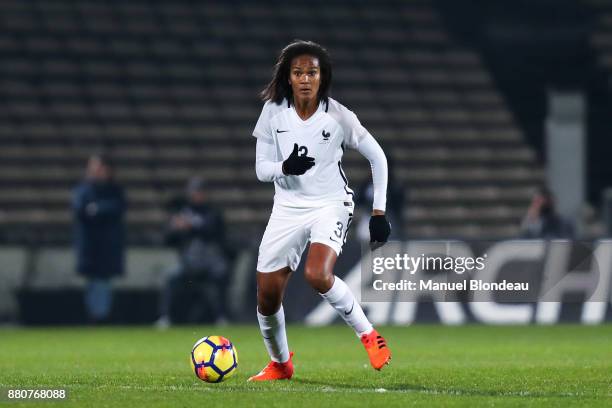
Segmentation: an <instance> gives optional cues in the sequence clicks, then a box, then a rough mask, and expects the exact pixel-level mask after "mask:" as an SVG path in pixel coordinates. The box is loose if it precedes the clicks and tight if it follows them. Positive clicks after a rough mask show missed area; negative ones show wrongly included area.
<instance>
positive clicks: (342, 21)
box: [0, 0, 542, 244]
mask: <svg viewBox="0 0 612 408" xmlns="http://www.w3.org/2000/svg"><path fill="white" fill-rule="evenodd" d="M315 3H316V4H317V5H320V7H314V6H313V5H311V4H309V5H304V6H302V7H296V6H295V5H291V6H288V5H286V4H284V3H283V2H276V1H264V2H257V4H255V3H252V2H248V1H229V2H223V3H219V2H206V1H204V2H192V1H172V2H170V1H168V2H149V1H133V2H123V1H119V0H110V1H105V2H96V1H78V2H75V1H69V0H57V1H53V2H48V1H44V0H32V1H28V2H24V1H21V0H5V1H2V2H1V3H0V27H1V28H2V29H1V30H0V53H1V54H2V56H3V58H2V59H1V60H0V78H1V82H2V83H1V85H0V101H1V102H0V103H1V104H2V109H1V110H0V143H1V148H0V231H1V232H0V235H1V236H0V239H1V240H2V241H3V242H5V243H46V244H67V243H69V242H70V239H71V214H70V210H69V200H70V189H71V187H72V186H74V185H75V183H76V182H77V181H78V180H79V178H80V177H81V176H82V169H83V167H84V163H85V159H86V157H87V156H88V155H89V154H90V153H91V152H92V151H95V150H105V151H107V152H109V153H110V156H111V157H113V158H114V159H115V160H116V161H117V168H118V169H119V171H118V174H117V178H118V179H119V181H120V182H121V183H122V184H123V185H124V186H125V187H126V191H127V194H128V200H129V212H128V225H129V231H130V242H131V243H132V244H151V243H155V242H159V238H160V231H161V230H162V226H163V223H164V221H165V215H164V203H165V202H166V200H168V199H169V198H170V197H171V196H173V195H175V194H177V193H180V192H182V189H183V186H184V183H185V181H186V180H187V179H188V178H189V177H190V176H192V175H194V174H199V175H201V176H203V177H205V178H206V179H207V180H208V181H209V182H210V186H211V194H210V198H211V200H212V201H213V202H214V203H215V204H216V205H218V206H221V207H222V208H224V211H225V216H226V219H227V221H228V223H229V226H230V233H232V232H233V233H234V234H239V235H241V236H249V233H253V232H258V231H260V230H261V228H262V227H263V225H264V223H265V221H266V220H267V216H268V212H269V208H270V206H271V201H272V195H273V193H272V186H271V185H268V184H263V183H259V182H257V180H256V178H255V172H254V168H253V167H254V165H253V163H254V158H253V156H254V141H253V139H252V138H251V137H250V134H251V131H252V128H253V126H254V123H255V121H256V119H257V117H258V114H259V110H260V107H261V102H260V101H258V100H257V93H258V91H259V90H260V89H261V88H262V87H263V85H264V84H265V83H266V82H267V81H268V80H269V77H270V73H271V68H272V65H273V63H274V61H275V58H276V56H277V53H278V51H279V49H280V48H281V47H282V46H284V45H285V44H287V43H288V42H289V41H291V40H292V39H294V38H303V39H312V40H314V41H317V42H320V43H322V44H324V45H325V46H326V47H327V48H328V49H329V50H330V51H331V53H332V56H333V59H334V63H335V79H334V81H335V82H334V96H336V97H338V99H339V100H340V101H342V102H343V103H345V104H347V106H348V107H349V108H350V109H352V110H354V111H355V112H357V114H358V116H359V118H360V119H361V121H362V122H363V123H364V125H365V126H366V127H368V128H369V129H370V130H371V132H372V133H373V134H374V135H375V136H376V137H377V138H378V140H379V141H380V142H381V144H382V145H383V147H384V148H385V150H386V152H387V154H388V155H390V156H391V157H392V158H393V159H394V160H393V161H394V163H395V166H396V168H395V169H394V170H395V173H396V178H397V180H398V182H401V183H402V185H403V186H404V187H405V188H406V189H407V191H408V200H407V202H406V206H405V209H404V213H403V216H404V219H403V221H404V228H405V229H406V231H407V233H408V235H409V236H412V237H466V238H476V237H477V238H484V237H487V238H494V237H495V238H503V237H512V236H515V235H516V234H517V232H518V225H519V219H520V217H521V216H522V214H523V212H524V210H525V208H526V205H527V202H528V198H529V194H530V191H531V188H532V187H534V186H535V185H537V184H538V183H539V182H541V180H542V169H541V167H540V166H539V165H538V163H537V161H536V158H535V154H534V151H533V150H532V148H530V147H529V146H528V145H527V143H525V141H524V140H523V136H522V134H521V131H520V130H519V128H518V127H517V125H516V123H515V120H514V118H513V116H512V114H511V112H510V110H509V109H508V108H507V106H506V104H505V102H504V99H503V97H502V95H501V94H500V92H498V90H497V89H496V86H495V84H494V83H493V81H492V80H491V77H490V75H489V73H488V72H487V70H486V68H485V67H484V65H483V63H482V62H481V59H480V57H479V55H478V54H477V53H476V52H475V51H474V50H472V49H469V48H466V46H464V45H460V44H456V43H455V42H453V40H452V39H451V38H450V37H449V35H448V34H447V32H446V30H445V28H444V24H443V23H442V21H441V19H440V17H439V16H438V14H437V13H436V11H435V10H434V7H433V6H432V4H431V2H429V1H422V0H419V1H411V2H403V1H391V0H385V1H380V2H377V3H376V8H371V7H370V4H369V3H366V2H355V3H354V4H353V5H352V6H351V7H350V8H347V7H345V5H344V3H343V2H341V1H339V0H331V1H325V2H322V1H315ZM262 4H265V5H267V6H268V7H262ZM345 168H346V171H347V174H348V176H349V179H350V181H351V184H352V185H353V187H357V186H358V185H359V183H360V182H361V181H363V180H364V179H365V178H366V177H368V176H369V166H367V162H365V160H364V159H362V158H360V157H358V155H357V154H355V153H350V154H348V155H347V156H346V158H345ZM254 238H258V235H255V236H254Z"/></svg>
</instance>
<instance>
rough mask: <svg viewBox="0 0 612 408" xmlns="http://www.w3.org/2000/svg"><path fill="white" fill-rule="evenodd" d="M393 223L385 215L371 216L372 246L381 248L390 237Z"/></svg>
mask: <svg viewBox="0 0 612 408" xmlns="http://www.w3.org/2000/svg"><path fill="white" fill-rule="evenodd" d="M389 234H391V224H389V221H387V217H385V216H384V215H373V216H372V217H371V218H370V247H372V249H376V248H380V247H381V246H383V245H384V243H385V242H387V239H389ZM373 244H374V245H373Z"/></svg>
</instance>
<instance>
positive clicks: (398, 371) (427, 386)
mask: <svg viewBox="0 0 612 408" xmlns="http://www.w3.org/2000/svg"><path fill="white" fill-rule="evenodd" d="M380 331H381V333H382V334H383V335H385V336H386V337H387V340H388V342H389V346H390V347H391V350H392V352H393V359H392V362H391V365H390V366H388V367H386V368H385V369H384V370H383V371H381V372H376V371H374V370H372V369H371V368H370V366H369V364H368V362H367V357H366V353H365V351H364V350H363V348H362V346H361V344H360V343H359V341H358V339H357V338H356V337H355V336H354V335H353V334H352V332H351V331H350V330H349V329H348V328H347V327H344V326H332V327H325V328H306V327H302V326H290V327H289V328H288V336H289V342H290V346H291V349H292V350H293V351H294V352H295V357H294V362H295V368H296V372H295V376H294V378H293V379H292V380H291V381H280V382H276V383H264V384H262V383H256V384H253V383H247V382H246V379H247V378H248V377H249V376H250V375H252V374H254V373H256V372H258V371H259V370H260V369H261V368H262V367H263V366H264V365H265V364H266V363H267V360H268V357H267V355H266V352H265V348H264V346H263V342H262V340H261V338H260V335H259V331H258V329H257V327H255V326H232V327H221V328H216V327H180V328H173V329H171V330H168V331H164V332H160V331H156V330H154V329H148V328H142V327H140V328H133V327H118V328H115V327H108V328H59V329H51V328H49V329H47V328H45V329H4V330H0V369H1V370H0V387H4V388H20V389H27V388H45V389H49V388H66V389H67V390H68V393H69V396H68V400H67V401H58V402H48V401H47V402H44V403H41V404H44V406H45V407H51V406H63V407H68V406H89V407H91V406H96V407H104V406H106V407H139V406H146V407H154V406H160V407H162V406H163V407H187V406H194V407H195V406H199V407H201V406H211V407H240V408H241V407H250V406H258V407H259V406H264V407H276V406H278V407H280V406H283V407H286V406H289V407H292V408H295V407H311V408H312V407H318V406H323V407H357V406H360V407H378V406H384V407H406V406H443V407H454V406H470V407H475V406H516V407H529V406H538V407H539V406H555V407H557V406H571V407H580V406H584V407H594V406H608V407H609V406H612V326H610V325H604V326H596V327H585V326H569V325H560V326H549V327H538V326H520V327H487V326H462V327H444V326H411V327H384V328H380ZM213 334H218V335H222V336H225V337H228V338H229V339H230V340H231V341H232V342H233V343H234V344H235V346H236V348H237V349H238V353H239V358H240V361H239V366H238V372H237V373H236V374H235V375H234V376H233V377H231V378H230V379H228V380H227V381H226V382H223V383H220V384H206V383H203V382H202V381H200V380H198V379H197V378H196V377H195V375H194V373H193V372H192V371H191V368H190V365H189V352H190V350H191V346H192V345H193V343H194V342H195V341H196V340H197V339H198V338H200V337H203V336H205V335H213ZM5 391H6V390H5ZM3 404H5V403H2V402H0V406H1V405H3ZM19 405H23V406H32V405H33V403H31V402H24V403H21V404H18V403H14V402H13V403H9V404H8V405H7V406H19Z"/></svg>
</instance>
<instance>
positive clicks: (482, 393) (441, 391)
mask: <svg viewBox="0 0 612 408" xmlns="http://www.w3.org/2000/svg"><path fill="white" fill-rule="evenodd" d="M292 381H293V382H296V383H300V384H304V385H311V386H317V387H322V388H324V387H329V388H332V389H334V388H335V389H339V390H346V391H348V392H351V391H353V392H379V391H378V390H379V389H381V391H380V392H381V393H384V392H399V393H417V394H429V395H457V396H476V397H528V398H578V397H580V398H598V397H600V396H598V395H584V394H579V393H561V392H538V391H498V390H475V389H462V388H435V387H426V386H423V385H416V384H410V383H403V384H389V385H385V386H384V387H371V388H369V387H364V386H359V385H353V384H347V383H343V382H340V381H317V380H309V379H305V378H293V379H292ZM382 389H384V391H383V390H382Z"/></svg>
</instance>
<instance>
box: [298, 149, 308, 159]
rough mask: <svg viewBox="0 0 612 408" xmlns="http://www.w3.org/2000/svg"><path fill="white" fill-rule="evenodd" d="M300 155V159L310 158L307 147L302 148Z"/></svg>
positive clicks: (299, 151)
mask: <svg viewBox="0 0 612 408" xmlns="http://www.w3.org/2000/svg"><path fill="white" fill-rule="evenodd" d="M298 154H299V156H300V157H304V156H308V148H307V147H306V146H300V148H299V149H298Z"/></svg>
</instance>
